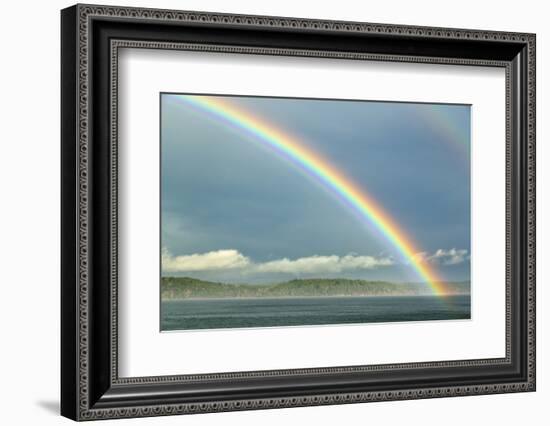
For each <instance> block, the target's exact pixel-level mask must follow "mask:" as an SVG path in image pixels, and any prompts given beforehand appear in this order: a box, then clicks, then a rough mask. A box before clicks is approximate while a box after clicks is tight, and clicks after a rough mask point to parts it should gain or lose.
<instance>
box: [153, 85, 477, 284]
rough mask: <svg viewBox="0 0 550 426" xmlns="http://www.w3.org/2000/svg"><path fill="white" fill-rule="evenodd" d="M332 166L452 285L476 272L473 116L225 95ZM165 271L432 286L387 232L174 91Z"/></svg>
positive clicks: (166, 126)
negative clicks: (375, 204) (472, 231)
mask: <svg viewBox="0 0 550 426" xmlns="http://www.w3.org/2000/svg"><path fill="white" fill-rule="evenodd" d="M224 99H225V100H226V102H230V103H232V104H234V105H236V106H238V107H239V108H240V109H242V110H246V111H249V112H250V113H252V114H254V115H255V116H258V117H261V118H262V119H263V120H264V121H266V122H269V123H270V124H272V125H274V126H275V127H277V128H278V129H281V130H283V131H285V132H288V133H290V134H292V135H294V136H295V138H297V139H299V140H300V143H303V144H305V145H307V146H308V147H309V148H310V149H311V150H313V151H314V152H317V153H320V154H321V155H322V156H323V157H324V158H326V159H328V161H329V162H330V164H331V165H333V166H334V167H335V168H337V169H339V170H341V171H342V172H343V173H344V174H345V175H346V176H348V177H349V178H350V179H351V180H352V181H354V182H355V183H356V184H357V185H358V186H359V187H361V188H362V189H363V190H364V191H365V192H366V193H368V194H369V195H370V196H371V197H372V198H373V199H375V200H377V202H378V203H379V204H380V205H381V206H383V208H384V209H385V210H386V211H387V212H388V213H389V214H390V215H391V216H392V218H393V219H394V221H395V222H396V223H398V224H399V225H400V227H401V229H402V230H403V231H405V232H406V233H407V234H408V235H409V237H410V238H411V239H412V240H413V241H415V242H416V245H417V247H418V249H419V253H418V256H419V257H421V258H423V259H424V261H425V262H430V263H432V265H433V266H434V267H435V268H436V269H437V270H438V272H439V273H440V274H441V276H443V277H445V278H446V279H449V280H468V279H469V276H470V263H469V254H470V107H469V106H464V105H432V104H408V103H387V102H367V101H361V102H353V101H334V100H331V101H327V100H305V99H275V98H250V97H230V98H224ZM161 107H162V109H161V121H162V123H161V156H162V176H161V193H162V196H161V198H162V200H161V202H162V205H161V215H162V225H161V228H162V229H161V239H162V247H163V275H181V276H192V277H196V278H202V279H209V280H217V281H227V282H274V281H282V280H288V279H292V278H296V277H304V278H305V277H347V278H364V279H384V280H392V281H419V277H418V276H417V275H415V273H414V270H413V268H412V267H411V266H410V259H404V258H403V257H402V255H401V254H400V253H399V252H398V251H397V250H396V249H395V247H394V246H393V245H392V244H390V243H389V242H388V240H387V239H385V238H384V237H383V236H382V235H381V234H380V232H378V231H377V230H376V229H374V228H373V227H372V226H371V225H369V224H368V223H367V222H366V221H365V220H362V219H361V218H359V217H358V216H357V215H356V214H354V213H353V212H352V211H350V209H349V207H347V206H345V205H344V204H343V203H341V202H340V201H339V200H338V199H336V198H335V197H334V195H332V194H331V193H330V192H329V191H327V190H326V189H325V188H322V187H321V186H320V185H319V183H318V182H315V181H313V180H312V179H311V178H309V177H308V176H307V175H306V174H304V172H303V170H300V169H299V168H298V167H296V166H295V165H293V164H290V163H289V162H288V161H287V160H285V159H283V158H282V157H280V156H279V155H277V154H276V153H274V152H273V151H272V150H270V149H268V148H266V146H265V144H262V143H261V142H259V141H258V140H257V139H254V138H253V137H251V136H250V135H249V134H247V133H246V132H243V131H238V130H235V129H234V128H231V127H229V126H227V124H226V123H224V122H223V121H221V120H217V119H216V118H215V117H213V116H212V115H208V114H205V113H204V112H201V111H199V110H197V109H194V108H193V107H191V106H189V105H186V104H185V103H184V102H181V101H178V100H177V99H176V96H174V95H169V94H163V95H161Z"/></svg>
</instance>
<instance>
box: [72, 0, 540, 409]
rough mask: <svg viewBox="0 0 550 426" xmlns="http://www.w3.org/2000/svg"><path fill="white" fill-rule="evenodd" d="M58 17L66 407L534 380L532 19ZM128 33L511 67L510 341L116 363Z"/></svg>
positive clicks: (92, 8)
mask: <svg viewBox="0 0 550 426" xmlns="http://www.w3.org/2000/svg"><path fill="white" fill-rule="evenodd" d="M61 18H62V20H61V24H62V25H61V27H62V31H61V35H62V40H61V48H62V93H61V99H62V124H61V127H62V129H61V130H62V141H61V142H62V185H61V186H62V188H61V189H62V235H61V239H62V253H61V254H62V282H61V286H62V289H61V290H62V291H61V316H62V328H61V340H62V342H61V343H62V348H61V349H62V350H61V352H62V354H61V370H62V372H61V413H62V415H64V416H66V417H69V418H71V419H74V420H93V419H105V418H123V417H141V416H160V415H171V414H187V413H205V412H216V411H230V410H248V409H265V408H280V407H293V406H308V405H323V404H344V403H353V402H368V401H383V400H401V399H417V398H436V397H444V396H464V395H477V394H489V393H505V392H520V391H534V390H535V35H534V34H523V33H510V32H495V31H478V30H463V29H449V28H428V27H414V26H404V25H385V24H369V23H358V22H336V21H325V20H310V19H297V18H281V17H269V16H245V15H229V14H217V13H202V12H184V11H171V10H156V9H139V8H128V7H105V6H97V5H76V6H73V7H70V8H67V9H64V10H63V11H62V13H61ZM121 48H133V49H165V50H192V51H205V52H225V53H234V54H261V55H272V56H308V57H318V58H331V59H342V60H366V61H392V62H417V63H428V64H453V65H464V66H471V65H476V66H488V67H501V68H504V69H505V73H506V212H503V214H506V230H505V232H506V342H503V343H505V347H506V355H505V357H504V358H496V359H477V360H459V361H445V362H443V361H442V362H425V363H405V364H385V365H365V366H332V367H331V366H327V367H326V368H312V369H296V370H271V371H250V372H239V373H216V374H201V375H174V376H160V377H131V378H121V377H119V376H118V323H117V310H118V309H117V306H118V298H117V279H118V271H117V268H118V265H117V258H118V247H117V235H118V231H117V230H118V215H117V204H118V185H117V176H118V169H117V164H118V150H117V145H118V140H117V137H118V133H117V114H118V96H117V93H118V52H119V50H120V49H121ZM213 370H215V366H213Z"/></svg>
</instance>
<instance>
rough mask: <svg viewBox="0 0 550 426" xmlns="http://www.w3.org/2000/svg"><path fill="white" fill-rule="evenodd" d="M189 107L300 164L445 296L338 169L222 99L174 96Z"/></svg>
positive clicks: (399, 234)
mask: <svg viewBox="0 0 550 426" xmlns="http://www.w3.org/2000/svg"><path fill="white" fill-rule="evenodd" d="M172 96H173V97H174V98H175V99H178V100H179V101H181V102H183V103H184V104H185V105H188V106H192V107H194V108H195V109H198V110H199V111H201V112H204V113H207V114H209V115H210V116H212V117H214V118H216V119H217V120H222V121H223V122H224V123H225V124H226V125H229V126H231V127H234V128H237V129H238V130H240V131H242V132H245V134H247V135H250V136H254V137H255V139H256V140H258V141H261V142H262V143H264V144H267V145H268V146H269V147H270V148H271V149H272V150H274V151H275V152H277V153H278V154H279V155H280V156H282V157H284V158H285V159H287V160H289V161H291V162H292V163H294V164H297V165H298V166H299V167H300V168H301V169H303V170H305V171H306V172H307V174H308V175H310V176H312V177H313V178H315V180H317V181H319V182H320V183H321V184H322V185H323V186H324V187H326V188H327V189H329V190H330V192H331V193H333V194H335V195H336V196H337V197H338V198H339V199H340V200H341V201H343V202H344V203H345V204H346V205H348V206H351V207H352V208H353V209H354V210H355V211H356V212H357V213H359V214H360V216H361V217H362V218H364V219H366V220H367V221H368V222H369V223H371V224H372V225H374V226H375V227H376V228H377V229H378V230H379V232H380V233H381V234H382V235H383V236H384V237H385V239H387V240H388V241H389V242H390V243H391V244H392V245H393V246H394V247H395V248H396V249H397V250H398V251H399V252H400V253H401V254H402V255H403V256H404V258H405V259H407V261H408V262H409V263H410V265H411V266H412V267H413V268H414V270H415V271H416V273H417V275H418V276H419V278H420V279H421V280H422V281H424V282H426V283H427V284H428V285H429V286H430V287H431V289H432V291H433V293H435V294H437V295H440V296H443V295H445V293H446V291H445V285H444V283H443V282H442V280H441V279H440V278H439V276H438V275H437V273H436V271H434V270H433V269H432V268H431V267H430V266H429V265H428V264H427V263H426V262H423V261H422V259H421V258H420V257H419V256H418V253H420V252H421V250H418V249H417V247H416V246H415V245H414V244H413V242H412V240H411V239H410V238H409V237H408V236H407V235H406V234H405V232H404V231H403V230H402V229H400V228H399V226H398V225H397V223H395V221H394V220H393V219H392V218H391V217H390V215H389V214H388V213H387V212H385V211H384V210H383V208H382V207H381V206H380V205H379V204H378V203H376V202H375V200H374V199H373V198H372V197H371V196H369V195H368V194H367V193H366V192H365V191H363V190H361V189H360V188H359V187H358V186H357V185H356V184H355V183H354V182H352V181H351V180H350V179H348V178H347V177H346V176H344V174H343V173H341V172H340V171H339V170H337V169H336V168H334V167H333V166H332V165H331V164H330V163H329V162H328V161H327V160H326V159H324V158H322V157H321V156H320V155H318V154H317V153H315V152H313V151H311V150H310V149H309V148H308V147H306V146H305V145H304V144H300V142H299V141H298V140H297V139H296V138H294V137H292V136H290V135H288V134H286V133H285V132H283V131H282V130H280V129H277V128H275V127H274V126H273V125H272V124H270V123H267V122H265V121H263V120H262V119H260V118H259V117H257V116H254V115H252V114H251V113H249V112H248V111H245V110H243V109H240V108H238V107H236V106H235V105H232V104H231V103H230V102H228V101H227V100H226V99H224V98H222V97H213V96H204V95H172Z"/></svg>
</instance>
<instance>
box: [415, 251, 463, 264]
mask: <svg viewBox="0 0 550 426" xmlns="http://www.w3.org/2000/svg"><path fill="white" fill-rule="evenodd" d="M415 257H416V260H420V261H423V262H429V263H435V264H438V265H458V264H459V263H462V262H465V261H467V260H469V259H470V256H469V255H468V250H465V249H456V248H452V249H449V250H445V249H438V250H436V252H435V253H433V254H429V253H427V252H421V253H417V254H416V256H415Z"/></svg>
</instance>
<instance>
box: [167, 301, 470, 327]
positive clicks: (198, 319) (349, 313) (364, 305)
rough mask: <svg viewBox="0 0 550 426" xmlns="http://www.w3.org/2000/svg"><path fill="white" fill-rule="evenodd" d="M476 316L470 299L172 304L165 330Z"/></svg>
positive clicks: (181, 302)
mask: <svg viewBox="0 0 550 426" xmlns="http://www.w3.org/2000/svg"><path fill="white" fill-rule="evenodd" d="M468 318H470V296H449V297H446V298H440V297H436V296H404V297H402V296H390V297H301V298H300V297H296V298H254V299H252V298H251V299H246V298H243V299H202V300H197V299H195V300H170V301H164V302H162V303H161V329H162V330H166V331H168V330H196V329H208V328H242V327H279V326H291V325H320V324H357V323H369V322H394V321H427V320H446V319H468Z"/></svg>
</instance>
